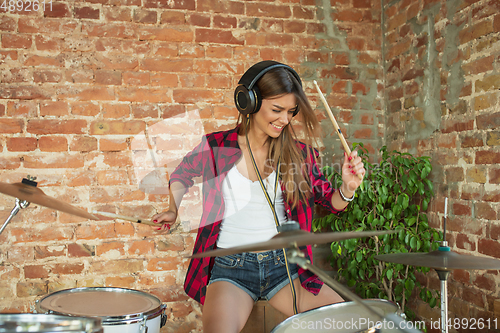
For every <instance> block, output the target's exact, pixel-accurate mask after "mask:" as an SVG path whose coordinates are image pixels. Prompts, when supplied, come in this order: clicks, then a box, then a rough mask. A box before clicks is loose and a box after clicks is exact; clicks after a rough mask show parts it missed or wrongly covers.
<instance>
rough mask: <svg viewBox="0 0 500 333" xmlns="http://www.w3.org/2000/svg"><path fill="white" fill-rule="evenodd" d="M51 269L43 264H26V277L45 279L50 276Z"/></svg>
mask: <svg viewBox="0 0 500 333" xmlns="http://www.w3.org/2000/svg"><path fill="white" fill-rule="evenodd" d="M49 273H50V270H48V269H47V268H45V267H44V266H42V265H27V266H24V277H25V278H27V279H44V278H48V277H49Z"/></svg>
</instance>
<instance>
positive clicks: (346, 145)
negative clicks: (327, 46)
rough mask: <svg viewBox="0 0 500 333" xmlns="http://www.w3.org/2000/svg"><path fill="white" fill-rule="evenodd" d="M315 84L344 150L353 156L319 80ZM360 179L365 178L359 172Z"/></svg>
mask: <svg viewBox="0 0 500 333" xmlns="http://www.w3.org/2000/svg"><path fill="white" fill-rule="evenodd" d="M313 82H314V85H315V86H316V90H317V91H318V94H319V97H320V99H321V101H322V102H323V105H324V106H325V109H326V113H327V114H328V116H329V117H330V120H331V121H332V124H333V127H334V128H335V131H337V134H338V136H339V138H340V142H342V145H343V146H344V150H345V152H346V153H347V156H351V149H350V148H349V145H348V144H347V141H346V140H345V138H344V135H343V134H342V131H341V130H340V127H339V124H337V121H336V120H335V117H334V116H333V113H332V110H331V109H330V106H329V105H328V102H327V101H326V98H325V96H323V93H322V92H321V89H320V88H319V86H318V82H316V80H314V81H313ZM357 175H358V178H359V179H361V180H362V179H363V176H362V175H360V174H359V173H358V174H357Z"/></svg>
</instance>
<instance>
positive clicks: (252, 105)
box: [234, 60, 302, 116]
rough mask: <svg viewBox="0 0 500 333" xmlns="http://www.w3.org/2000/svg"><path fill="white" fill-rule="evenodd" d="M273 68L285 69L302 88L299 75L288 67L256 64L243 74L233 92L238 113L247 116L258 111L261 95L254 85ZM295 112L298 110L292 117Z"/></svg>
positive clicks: (272, 63)
mask: <svg viewBox="0 0 500 333" xmlns="http://www.w3.org/2000/svg"><path fill="white" fill-rule="evenodd" d="M275 68H285V69H287V70H288V71H289V72H290V73H291V74H292V75H293V76H294V77H295V78H296V79H297V81H298V82H299V84H300V86H302V82H301V80H300V77H299V75H298V74H297V72H295V71H294V70H293V68H291V67H290V66H288V65H285V64H282V63H279V62H277V61H273V60H265V61H261V62H258V63H256V64H255V65H253V66H252V67H250V68H249V69H248V70H247V71H246V72H245V74H243V76H242V77H241V79H240V80H239V81H238V87H236V89H235V91H234V102H235V104H236V108H237V109H238V111H239V112H241V113H242V114H244V115H248V114H251V113H255V112H257V111H259V109H260V106H261V104H262V95H261V94H260V91H259V88H258V87H257V86H256V83H257V81H258V80H259V79H260V78H261V77H262V76H263V75H264V74H266V73H267V72H269V71H270V70H272V69H275ZM297 112H298V108H297V111H296V112H295V113H294V116H295V115H296V114H297Z"/></svg>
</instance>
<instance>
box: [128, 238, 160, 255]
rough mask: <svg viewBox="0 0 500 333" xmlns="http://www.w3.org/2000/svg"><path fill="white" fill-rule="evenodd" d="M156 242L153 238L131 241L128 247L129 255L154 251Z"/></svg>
mask: <svg viewBox="0 0 500 333" xmlns="http://www.w3.org/2000/svg"><path fill="white" fill-rule="evenodd" d="M154 246H155V243H154V242H153V241H151V240H139V241H133V242H131V243H130V245H129V248H128V254H129V255H135V256H144V255H150V254H153V253H154V248H155V247H154Z"/></svg>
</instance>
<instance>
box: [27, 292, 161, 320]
mask: <svg viewBox="0 0 500 333" xmlns="http://www.w3.org/2000/svg"><path fill="white" fill-rule="evenodd" d="M93 291H104V292H120V293H135V294H142V295H146V296H148V297H150V298H153V299H155V300H157V301H158V303H159V305H158V306H157V307H155V308H153V309H151V310H149V311H146V312H138V313H129V314H124V315H119V316H97V315H88V316H85V317H88V318H101V320H102V326H109V325H119V324H123V323H127V324H133V323H136V322H139V321H143V320H149V319H154V318H156V317H158V316H160V315H161V314H162V312H163V311H164V310H165V308H166V305H165V304H163V302H162V301H161V300H160V299H159V298H158V297H157V296H155V295H153V294H150V293H147V292H144V291H141V290H136V289H129V288H119V287H78V288H69V289H62V290H58V291H55V292H53V293H50V294H48V295H45V296H43V297H42V298H41V299H39V300H37V301H36V303H37V308H38V309H39V310H42V311H43V312H44V313H50V314H59V315H63V316H70V317H81V316H82V315H80V314H78V315H75V314H71V313H68V312H61V311H57V310H53V309H48V308H46V307H44V306H42V302H43V301H44V300H45V299H47V298H49V297H53V296H56V295H58V294H65V293H79V292H93Z"/></svg>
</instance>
